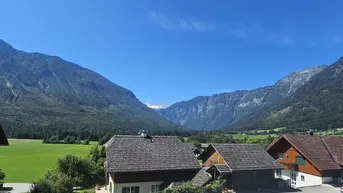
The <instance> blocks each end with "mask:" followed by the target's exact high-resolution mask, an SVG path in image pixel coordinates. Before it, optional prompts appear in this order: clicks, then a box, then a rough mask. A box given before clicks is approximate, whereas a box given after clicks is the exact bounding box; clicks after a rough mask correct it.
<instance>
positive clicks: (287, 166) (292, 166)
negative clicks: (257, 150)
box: [277, 160, 299, 171]
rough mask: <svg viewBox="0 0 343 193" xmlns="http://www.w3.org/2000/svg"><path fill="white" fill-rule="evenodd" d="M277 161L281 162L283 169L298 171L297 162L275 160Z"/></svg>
mask: <svg viewBox="0 0 343 193" xmlns="http://www.w3.org/2000/svg"><path fill="white" fill-rule="evenodd" d="M277 162H278V163H279V164H281V165H282V167H283V168H284V169H285V170H292V171H299V164H297V163H288V162H285V161H283V160H277Z"/></svg>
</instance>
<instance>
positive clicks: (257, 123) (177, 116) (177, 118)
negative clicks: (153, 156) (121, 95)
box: [158, 65, 334, 130]
mask: <svg viewBox="0 0 343 193" xmlns="http://www.w3.org/2000/svg"><path fill="white" fill-rule="evenodd" d="M331 68H332V66H330V67H327V66H325V65H321V66H315V67H313V68H307V69H303V70H300V71H297V72H293V73H291V74H289V75H288V76H286V77H284V78H282V79H281V80H279V81H278V82H276V83H275V84H274V85H272V86H266V87H261V88H257V89H253V90H239V91H234V92H227V93H221V94H215V95H213V96H202V97H195V98H193V99H191V100H189V101H183V102H179V103H176V104H173V105H171V106H170V107H168V108H166V109H162V110H159V111H158V112H159V113H160V114H161V115H162V116H163V117H165V118H166V119H168V120H169V121H172V122H174V123H175V124H179V125H182V126H184V127H186V128H189V129H194V130H215V129H224V128H242V127H250V128H265V127H266V125H268V124H269V125H268V127H283V126H292V125H293V124H294V123H290V124H277V122H278V121H281V117H280V116H279V115H280V114H282V115H283V117H285V119H286V117H287V116H286V114H285V111H286V110H287V109H290V108H291V107H290V106H292V104H293V103H295V102H298V101H300V100H303V99H301V97H300V96H302V94H301V93H303V92H304V89H307V90H310V89H313V87H316V86H314V83H313V82H314V81H315V80H316V79H320V78H319V77H323V76H324V74H327V71H328V70H329V69H331ZM331 71H334V70H331ZM310 85H312V86H310ZM308 87H310V88H308ZM314 94H317V93H314ZM293 97H297V99H298V101H295V100H296V99H293ZM290 98H291V99H293V100H290ZM285 101H289V102H288V103H286V102H285ZM281 104H282V105H283V106H284V107H285V108H282V109H279V111H277V112H275V110H274V108H275V109H278V107H275V106H278V105H281ZM286 104H288V106H287V105H286ZM285 105H286V106H285ZM292 108H293V107H292ZM288 113H290V114H292V111H291V110H289V111H288ZM270 116H271V117H270ZM264 117H265V119H266V120H265V119H264ZM293 120H294V121H295V122H297V118H296V116H295V117H294V119H293ZM269 122H273V125H271V123H269ZM267 123H268V124H267Z"/></svg>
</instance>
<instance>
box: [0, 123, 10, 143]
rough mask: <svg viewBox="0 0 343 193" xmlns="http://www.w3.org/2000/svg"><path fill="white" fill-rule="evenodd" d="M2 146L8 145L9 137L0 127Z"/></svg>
mask: <svg viewBox="0 0 343 193" xmlns="http://www.w3.org/2000/svg"><path fill="white" fill-rule="evenodd" d="M0 145H8V140H7V137H6V135H5V132H4V130H3V129H2V126H1V125H0Z"/></svg>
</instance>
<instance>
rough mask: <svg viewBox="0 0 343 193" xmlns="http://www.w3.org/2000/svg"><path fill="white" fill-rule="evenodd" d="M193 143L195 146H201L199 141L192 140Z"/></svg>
mask: <svg viewBox="0 0 343 193" xmlns="http://www.w3.org/2000/svg"><path fill="white" fill-rule="evenodd" d="M193 145H194V146H195V147H201V143H200V142H199V141H194V142H193Z"/></svg>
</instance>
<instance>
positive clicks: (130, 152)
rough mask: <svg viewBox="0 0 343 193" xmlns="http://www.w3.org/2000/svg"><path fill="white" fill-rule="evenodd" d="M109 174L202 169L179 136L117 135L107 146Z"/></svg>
mask: <svg viewBox="0 0 343 193" xmlns="http://www.w3.org/2000/svg"><path fill="white" fill-rule="evenodd" d="M106 162H107V171H108V172H138V171H161V170H193V169H198V170H200V168H201V166H200V165H199V163H198V160H197V159H196V157H195V156H194V154H193V152H192V150H191V149H190V148H189V147H188V146H187V145H186V144H185V143H183V142H182V141H181V140H180V139H178V138H177V137H171V136H153V137H152V141H151V140H150V139H147V138H143V137H140V136H135V135H133V136H130V135H127V136H125V135H118V136H114V137H113V138H112V139H110V140H109V142H108V143H106Z"/></svg>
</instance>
